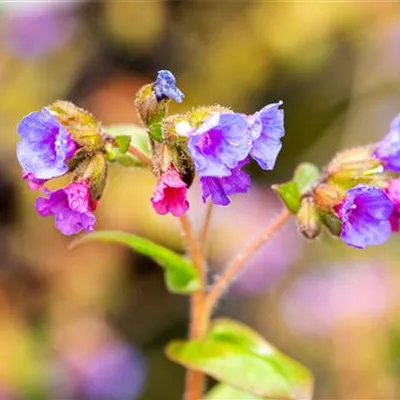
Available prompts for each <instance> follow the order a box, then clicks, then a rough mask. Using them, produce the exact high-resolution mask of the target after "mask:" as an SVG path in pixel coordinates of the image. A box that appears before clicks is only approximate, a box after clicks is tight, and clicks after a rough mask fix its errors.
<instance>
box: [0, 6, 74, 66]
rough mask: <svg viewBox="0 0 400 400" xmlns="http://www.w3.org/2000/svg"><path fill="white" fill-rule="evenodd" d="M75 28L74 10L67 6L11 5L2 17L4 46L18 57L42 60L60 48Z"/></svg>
mask: <svg viewBox="0 0 400 400" xmlns="http://www.w3.org/2000/svg"><path fill="white" fill-rule="evenodd" d="M11 6H12V8H11ZM75 27H76V21H75V16H74V14H73V9H72V7H71V5H70V4H66V3H62V4H61V3H59V2H58V3H57V4H56V3H55V2H51V3H50V2H49V3H41V4H34V5H32V4H31V5H27V4H18V5H15V4H13V5H11V4H10V5H8V7H7V8H6V10H5V11H4V13H3V15H2V38H3V41H4V44H5V46H6V48H7V49H8V50H9V51H10V53H13V54H14V55H15V56H17V57H21V58H34V57H41V56H43V55H45V54H47V53H50V52H51V51H54V50H56V49H57V48H59V47H61V46H63V45H64V44H65V43H67V42H68V40H69V39H70V38H71V37H72V34H73V32H74V31H75Z"/></svg>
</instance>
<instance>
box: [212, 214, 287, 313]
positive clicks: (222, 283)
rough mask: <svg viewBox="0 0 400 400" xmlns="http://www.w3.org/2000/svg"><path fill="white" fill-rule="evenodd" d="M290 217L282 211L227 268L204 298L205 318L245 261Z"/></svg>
mask: <svg viewBox="0 0 400 400" xmlns="http://www.w3.org/2000/svg"><path fill="white" fill-rule="evenodd" d="M290 216H291V213H290V211H288V210H287V209H284V210H282V212H281V213H280V214H279V215H278V216H277V217H276V218H275V219H274V220H273V221H272V222H271V224H270V225H268V227H267V228H266V229H265V230H264V232H263V233H262V234H261V235H260V236H258V237H257V238H256V239H254V240H253V241H252V242H250V243H249V244H248V245H247V246H246V247H245V248H244V249H243V250H242V251H241V252H240V253H239V254H238V255H237V256H236V258H234V259H233V261H232V262H231V263H230V264H229V265H228V266H227V268H226V269H225V271H224V272H223V274H222V275H221V277H220V278H219V279H218V281H217V282H216V283H215V285H214V287H213V288H212V289H211V291H210V293H209V294H208V296H207V298H206V305H205V307H206V308H205V312H206V315H207V316H206V318H209V317H210V315H211V313H212V311H213V309H214V307H215V305H216V303H217V302H218V300H219V299H220V298H221V296H222V295H223V294H224V293H225V291H226V290H227V289H228V287H229V285H230V284H231V283H232V281H233V280H234V278H236V276H237V275H238V273H239V272H240V270H241V269H242V268H243V266H244V265H245V263H246V261H248V260H249V259H250V258H251V257H252V256H253V255H254V254H255V253H256V252H257V251H258V250H259V249H260V247H261V246H262V245H263V244H264V243H265V242H266V241H267V240H268V239H270V238H271V237H272V236H273V235H274V234H275V233H276V232H277V231H278V230H279V229H280V228H281V227H282V226H283V225H284V224H285V222H286V221H287V220H288V219H289V217H290Z"/></svg>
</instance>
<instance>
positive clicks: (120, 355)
mask: <svg viewBox="0 0 400 400" xmlns="http://www.w3.org/2000/svg"><path fill="white" fill-rule="evenodd" d="M83 375H84V376H83V382H82V386H83V387H82V389H83V390H82V391H83V394H84V396H83V397H84V398H85V400H133V399H137V398H138V397H139V396H140V395H141V393H142V391H143V387H144V384H145V380H146V368H145V361H144V359H143V357H142V355H141V354H140V353H139V352H138V351H137V350H135V349H133V348H130V347H128V346H127V345H125V344H122V343H121V344H119V343H115V344H113V345H111V346H110V347H109V348H106V349H105V350H104V351H103V352H102V353H100V354H98V355H97V356H96V357H94V358H93V359H92V360H91V362H90V363H89V365H88V366H87V367H86V369H85V370H84V371H83Z"/></svg>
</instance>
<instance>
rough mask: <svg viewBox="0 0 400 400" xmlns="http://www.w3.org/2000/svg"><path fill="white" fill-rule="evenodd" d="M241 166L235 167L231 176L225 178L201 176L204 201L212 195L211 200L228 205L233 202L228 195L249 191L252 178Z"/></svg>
mask: <svg viewBox="0 0 400 400" xmlns="http://www.w3.org/2000/svg"><path fill="white" fill-rule="evenodd" d="M243 164H244V163H243ZM241 167H242V165H240V166H238V167H236V168H234V169H233V170H232V172H231V175H230V176H225V177H223V178H215V177H206V176H205V177H201V178H200V184H201V190H202V198H203V202H206V200H207V198H208V197H211V201H212V202H213V203H214V204H217V205H221V206H226V205H228V204H229V203H230V202H231V201H230V200H229V197H228V196H231V195H233V194H237V193H247V190H248V188H249V187H250V183H251V179H250V176H249V175H248V174H246V173H245V172H243V171H242V170H241Z"/></svg>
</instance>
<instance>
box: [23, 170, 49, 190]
mask: <svg viewBox="0 0 400 400" xmlns="http://www.w3.org/2000/svg"><path fill="white" fill-rule="evenodd" d="M22 179H23V180H25V181H28V186H29V189H31V190H39V189H40V188H41V187H42V186H43V185H44V184H45V183H46V182H47V179H39V178H36V177H35V175H33V174H32V173H31V172H24V173H23V174H22Z"/></svg>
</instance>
